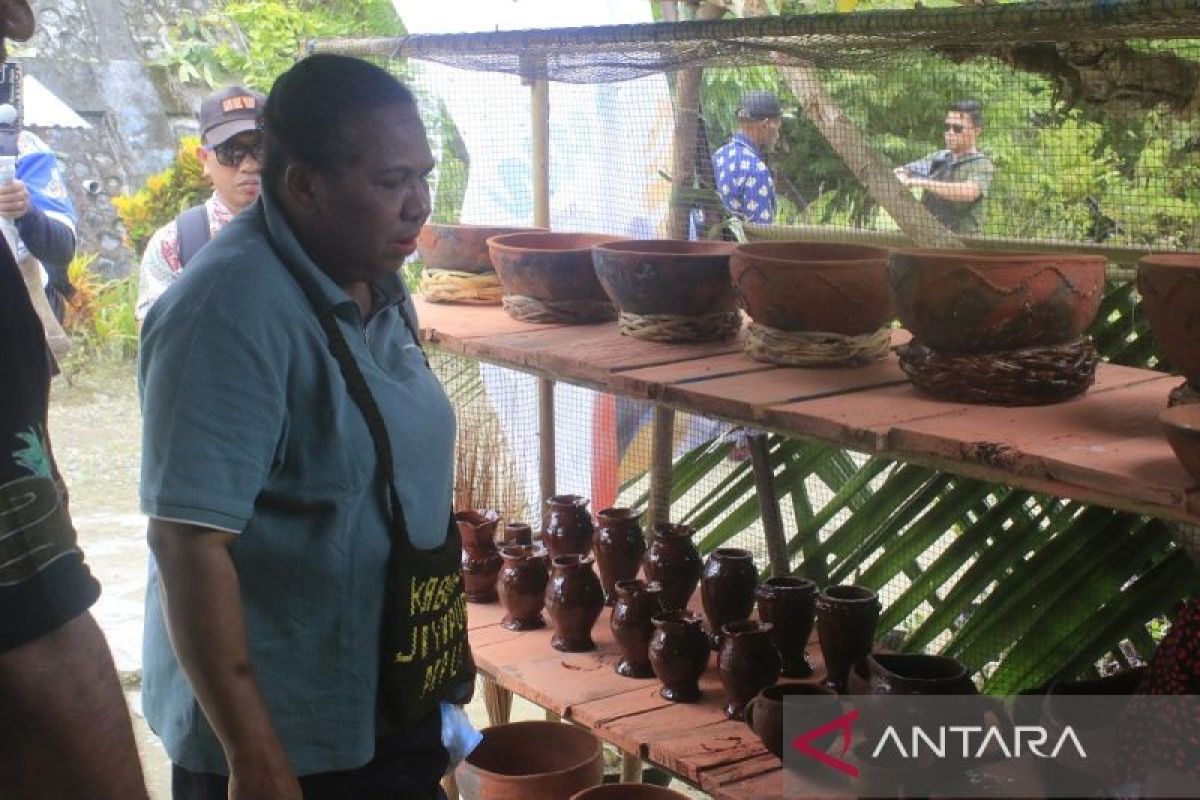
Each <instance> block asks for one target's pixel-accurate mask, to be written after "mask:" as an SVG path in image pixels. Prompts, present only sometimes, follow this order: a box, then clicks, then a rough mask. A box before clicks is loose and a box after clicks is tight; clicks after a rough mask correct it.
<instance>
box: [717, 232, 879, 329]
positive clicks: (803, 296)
mask: <svg viewBox="0 0 1200 800" xmlns="http://www.w3.org/2000/svg"><path fill="white" fill-rule="evenodd" d="M887 258H888V251H887V250H884V249H883V248H880V247H866V246H864V245H857V244H835V243H831V242H751V243H749V244H740V245H738V246H737V248H736V249H735V250H734V251H733V256H732V257H731V258H730V259H729V270H730V272H731V273H732V274H733V284H734V286H736V287H737V290H738V293H739V294H741V296H742V304H743V305H744V306H745V308H746V313H748V314H749V315H750V317H751V318H752V319H753V320H754V321H755V322H757V323H759V324H760V325H767V326H769V327H772V328H778V329H779V330H784V331H812V332H822V333H838V334H842V335H843V336H861V335H863V334H867V333H874V332H875V331H877V330H879V329H880V328H882V327H884V326H886V325H887V324H888V323H889V322H891V321H892V318H893V317H894V316H895V312H894V311H893V310H892V298H891V294H890V293H889V292H888V284H887Z"/></svg>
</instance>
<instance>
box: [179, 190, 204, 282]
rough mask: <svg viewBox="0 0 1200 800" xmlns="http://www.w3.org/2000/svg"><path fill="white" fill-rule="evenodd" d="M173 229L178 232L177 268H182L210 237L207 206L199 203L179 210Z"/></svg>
mask: <svg viewBox="0 0 1200 800" xmlns="http://www.w3.org/2000/svg"><path fill="white" fill-rule="evenodd" d="M175 229H176V230H177V231H178V233H179V268H180V269H182V268H184V267H186V266H187V263H188V262H189V261H191V260H192V257H193V256H195V255H196V251H197V250H199V249H200V248H201V247H203V246H204V245H206V244H208V240H209V239H211V238H212V233H211V231H209V229H208V208H207V207H206V206H205V205H204V203H201V204H200V205H198V206H192V207H191V208H188V209H185V210H183V211H181V212H179V216H177V217H175Z"/></svg>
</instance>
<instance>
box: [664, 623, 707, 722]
mask: <svg viewBox="0 0 1200 800" xmlns="http://www.w3.org/2000/svg"><path fill="white" fill-rule="evenodd" d="M702 626H703V621H702V620H701V619H700V617H699V616H697V615H696V614H694V613H693V612H691V611H687V610H685V609H678V608H677V609H674V610H672V611H664V612H662V613H661V614H656V615H654V635H653V636H651V637H650V666H651V667H653V668H654V675H655V677H657V678H658V680H659V681H660V682H661V683H662V688H661V689H659V691H658V693H659V694H660V695H662V696H663V698H664V699H666V700H670V701H672V702H675V703H694V702H696V701H697V700H699V699H700V676H701V675H703V674H704V670H705V669H706V668H707V667H708V657H709V654H710V653H711V652H712V651H711V650H710V649H709V647H708V637H707V636H706V635H705V634H704V628H703V627H702Z"/></svg>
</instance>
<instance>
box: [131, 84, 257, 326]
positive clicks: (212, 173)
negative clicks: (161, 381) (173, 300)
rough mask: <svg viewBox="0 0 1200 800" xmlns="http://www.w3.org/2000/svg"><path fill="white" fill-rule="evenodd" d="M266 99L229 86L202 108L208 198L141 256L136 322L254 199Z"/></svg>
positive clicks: (201, 151) (200, 151)
mask: <svg viewBox="0 0 1200 800" xmlns="http://www.w3.org/2000/svg"><path fill="white" fill-rule="evenodd" d="M265 104H266V97H264V96H263V95H262V94H259V93H258V92H255V91H250V90H248V89H243V88H242V87H241V86H233V87H231V88H229V89H224V90H222V91H219V92H214V93H213V94H210V95H209V96H208V97H206V98H204V102H203V103H201V104H200V147H198V148H197V149H196V157H197V158H198V159H199V160H200V166H201V169H203V170H204V175H205V177H207V178H208V179H209V180H210V181H212V185H213V193H212V196H211V197H209V198H208V199H207V200H205V201H204V203H202V204H201V205H198V206H193V207H192V208H189V209H187V210H186V211H184V212H183V213H181V214H180V215H179V216H177V217H176V218H175V219H173V220H171V221H170V222H168V223H167V224H166V225H164V226H162V227H161V228H159V229H158V230H157V231H155V233H154V235H153V236H152V237H150V242H149V243H148V244H147V245H146V252H145V254H143V256H142V266H141V277H140V282H139V286H138V301H137V308H136V314H137V318H138V320H139V321H141V320H143V319H145V318H146V312H147V311H149V310H150V306H151V305H153V304H154V301H155V300H157V299H158V298H159V297H160V296H161V295H162V293H163V292H165V291H166V289H167V287H168V286H170V285H171V284H172V283H174V282H175V279H176V278H178V277H179V273H180V272H181V271H182V270H183V268H184V267H186V266H187V264H188V262H189V261H190V260H191V258H192V256H194V255H195V254H196V251H197V250H199V249H200V247H201V246H202V245H204V243H205V242H207V241H208V240H209V239H211V238H212V237H213V236H214V235H216V233H217V231H219V230H221V228H224V227H225V225H226V224H227V223H228V222H229V221H230V220H231V219H233V216H234V215H235V214H237V213H238V212H239V211H241V210H242V209H243V208H245V207H246V206H248V205H250V204H251V203H253V202H254V201H255V200H256V199H257V198H258V191H259V173H260V172H261V171H262V160H263V144H262V142H263V134H262V129H261V120H262V112H263V106H264V105H265Z"/></svg>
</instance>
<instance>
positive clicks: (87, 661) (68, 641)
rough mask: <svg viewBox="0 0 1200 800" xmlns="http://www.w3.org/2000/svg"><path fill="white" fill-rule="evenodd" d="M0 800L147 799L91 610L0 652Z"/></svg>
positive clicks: (112, 670)
mask: <svg viewBox="0 0 1200 800" xmlns="http://www.w3.org/2000/svg"><path fill="white" fill-rule="evenodd" d="M0 797H6V798H13V800H21V799H22V798H35V797H36V798H40V799H41V800H50V799H51V798H64V800H65V798H77V797H88V798H94V799H95V800H144V798H145V797H146V785H145V783H144V782H143V780H142V768H141V764H140V763H139V762H138V754H137V747H136V745H135V744H134V740H133V728H132V726H131V724H130V721H129V709H128V708H127V707H126V706H125V697H124V695H122V693H121V685H120V683H119V682H118V681H117V671H116V668H115V667H114V666H113V661H112V654H111V653H109V650H108V643H107V642H105V641H104V634H102V633H101V632H100V628H99V626H97V625H96V621H95V620H94V619H92V615H91V614H89V613H88V612H86V611H85V612H84V613H82V614H80V615H79V616H77V617H75V618H74V619H72V620H71V621H69V622H67V623H66V624H64V625H62V626H60V627H59V628H57V629H56V630H54V631H52V632H51V633H48V634H46V635H45V636H43V637H41V638H40V639H36V640H34V641H32V642H29V643H27V644H24V645H22V646H20V647H18V648H16V649H15V650H11V651H9V652H7V653H4V654H3V655H0Z"/></svg>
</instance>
